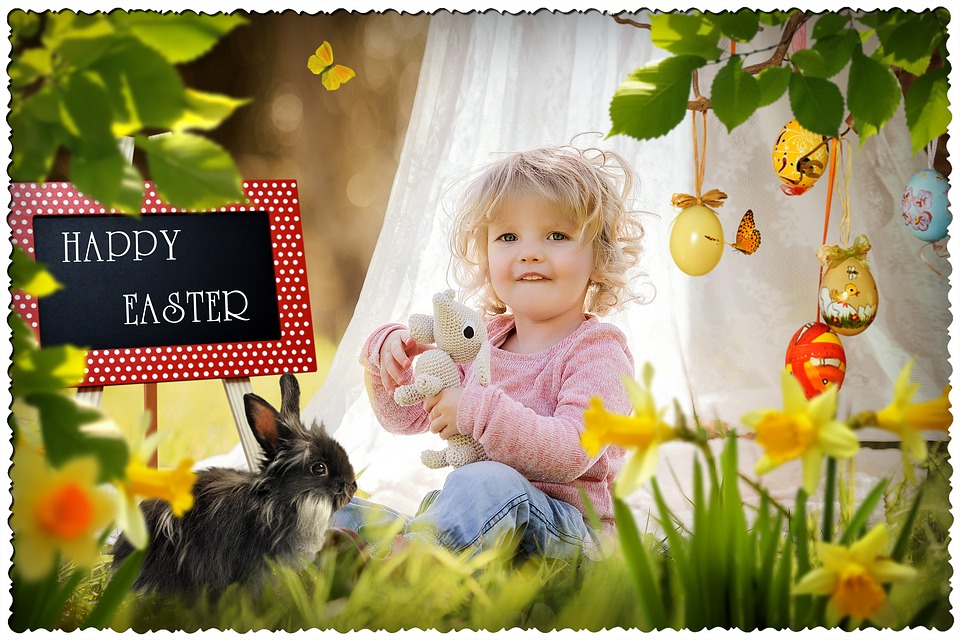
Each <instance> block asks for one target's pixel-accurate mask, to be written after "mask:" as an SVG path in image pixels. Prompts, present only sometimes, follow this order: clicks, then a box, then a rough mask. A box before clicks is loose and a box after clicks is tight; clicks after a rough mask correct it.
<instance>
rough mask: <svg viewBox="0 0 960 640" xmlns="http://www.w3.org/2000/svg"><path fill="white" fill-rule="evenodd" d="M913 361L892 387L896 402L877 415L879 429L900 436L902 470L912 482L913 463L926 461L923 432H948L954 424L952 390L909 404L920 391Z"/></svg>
mask: <svg viewBox="0 0 960 640" xmlns="http://www.w3.org/2000/svg"><path fill="white" fill-rule="evenodd" d="M912 370H913V360H911V361H909V362H907V364H906V365H904V367H903V370H901V371H900V375H899V376H898V377H897V381H896V383H895V384H894V387H893V402H892V403H890V406H888V407H886V408H884V409H881V410H880V411H878V412H877V426H878V427H880V428H881V429H886V430H887V431H892V432H893V433H895V434H897V436H898V437H899V438H900V441H901V447H900V448H901V451H902V452H903V469H904V472H905V475H906V476H907V478H908V479H909V480H910V481H911V482H913V481H914V476H913V464H911V462H910V458H913V460H915V461H917V462H923V461H924V460H926V459H927V443H926V442H925V441H924V439H923V436H921V435H920V432H921V431H946V430H947V428H948V427H949V426H950V423H951V422H952V421H953V417H952V416H951V415H950V398H949V395H950V387H949V386H947V387H946V388H945V389H944V390H943V395H941V396H940V397H939V398H936V399H935V400H928V401H926V402H917V403H914V404H910V401H911V400H912V399H913V396H914V395H915V394H916V393H917V389H919V388H920V384H919V383H916V382H914V383H911V382H910V372H911V371H912Z"/></svg>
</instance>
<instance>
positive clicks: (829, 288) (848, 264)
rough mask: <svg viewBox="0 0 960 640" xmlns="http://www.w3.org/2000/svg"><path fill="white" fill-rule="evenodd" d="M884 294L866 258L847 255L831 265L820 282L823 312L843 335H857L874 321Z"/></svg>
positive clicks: (827, 321) (826, 319) (830, 324)
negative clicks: (880, 293)
mask: <svg viewBox="0 0 960 640" xmlns="http://www.w3.org/2000/svg"><path fill="white" fill-rule="evenodd" d="M879 303H880V297H879V294H878V293H877V282H876V281H875V280H874V279H873V274H872V273H870V267H868V266H867V263H866V262H865V261H863V260H859V259H857V258H847V259H846V260H844V261H842V262H840V263H839V264H837V265H836V266H832V267H830V268H828V269H827V270H826V271H825V272H824V274H823V279H822V280H821V281H820V315H821V317H822V318H823V321H824V322H826V323H827V324H828V325H829V326H830V328H831V329H833V330H834V331H835V332H837V333H839V334H840V335H842V336H855V335H857V334H858V333H860V332H861V331H863V330H864V329H866V328H867V327H869V326H870V323H872V322H873V319H874V318H875V317H876V315H877V306H878V305H879Z"/></svg>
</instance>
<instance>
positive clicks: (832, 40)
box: [790, 29, 860, 78]
mask: <svg viewBox="0 0 960 640" xmlns="http://www.w3.org/2000/svg"><path fill="white" fill-rule="evenodd" d="M859 44H860V38H859V37H858V36H857V32H856V31H854V30H852V29H849V30H846V31H842V32H841V33H839V34H837V35H834V36H827V37H826V38H824V39H822V40H818V41H817V43H816V44H814V45H813V47H812V48H810V49H802V50H800V51H797V52H796V53H793V54H791V55H790V61H791V62H793V63H794V64H796V65H797V67H799V69H800V71H802V72H803V74H804V75H806V76H814V77H817V78H830V77H833V76H835V75H836V74H838V73H839V72H840V71H841V70H842V69H843V68H844V67H845V66H847V63H848V62H850V56H851V55H852V54H853V50H854V48H855V47H857V46H858V45H859Z"/></svg>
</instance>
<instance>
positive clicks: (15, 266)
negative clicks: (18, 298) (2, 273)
mask: <svg viewBox="0 0 960 640" xmlns="http://www.w3.org/2000/svg"><path fill="white" fill-rule="evenodd" d="M9 274H10V288H11V289H19V290H20V291H23V292H24V293H28V294H30V295H31V296H33V297H35V298H42V297H43V296H48V295H50V294H51V293H53V292H54V291H56V290H57V289H60V288H62V287H63V285H62V284H60V283H59V282H57V279H56V278H54V277H53V276H52V275H51V274H50V272H49V271H47V269H46V267H45V266H43V265H42V264H40V263H38V262H36V261H35V260H33V259H31V258H30V256H29V255H28V254H27V252H26V251H24V250H23V249H22V248H20V247H19V246H14V247H13V257H12V259H11V261H10V270H9Z"/></svg>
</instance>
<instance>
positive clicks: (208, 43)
mask: <svg viewBox="0 0 960 640" xmlns="http://www.w3.org/2000/svg"><path fill="white" fill-rule="evenodd" d="M113 17H114V19H115V20H116V21H117V22H118V23H119V24H122V25H123V26H125V27H126V28H127V29H129V30H130V31H131V32H132V33H133V34H134V35H135V36H136V37H137V38H139V39H140V40H141V41H142V42H143V43H144V44H146V45H149V46H150V47H153V48H154V49H156V50H157V51H158V52H160V53H161V54H162V55H163V56H164V57H165V58H166V59H167V61H168V62H172V63H174V64H180V63H183V62H190V61H191V60H194V59H196V58H199V57H200V56H202V55H203V54H205V53H206V52H207V51H209V50H210V49H211V48H212V47H213V46H214V45H215V44H216V43H217V41H218V40H220V38H222V37H223V36H225V35H226V34H228V33H229V32H230V31H232V30H233V29H234V28H236V27H238V26H239V25H241V24H245V23H246V20H245V19H244V18H242V17H240V16H236V15H227V14H222V13H218V14H215V15H202V16H201V15H197V13H196V12H194V11H184V12H182V13H173V12H168V13H158V12H156V11H131V12H129V13H116V14H114V15H113Z"/></svg>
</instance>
